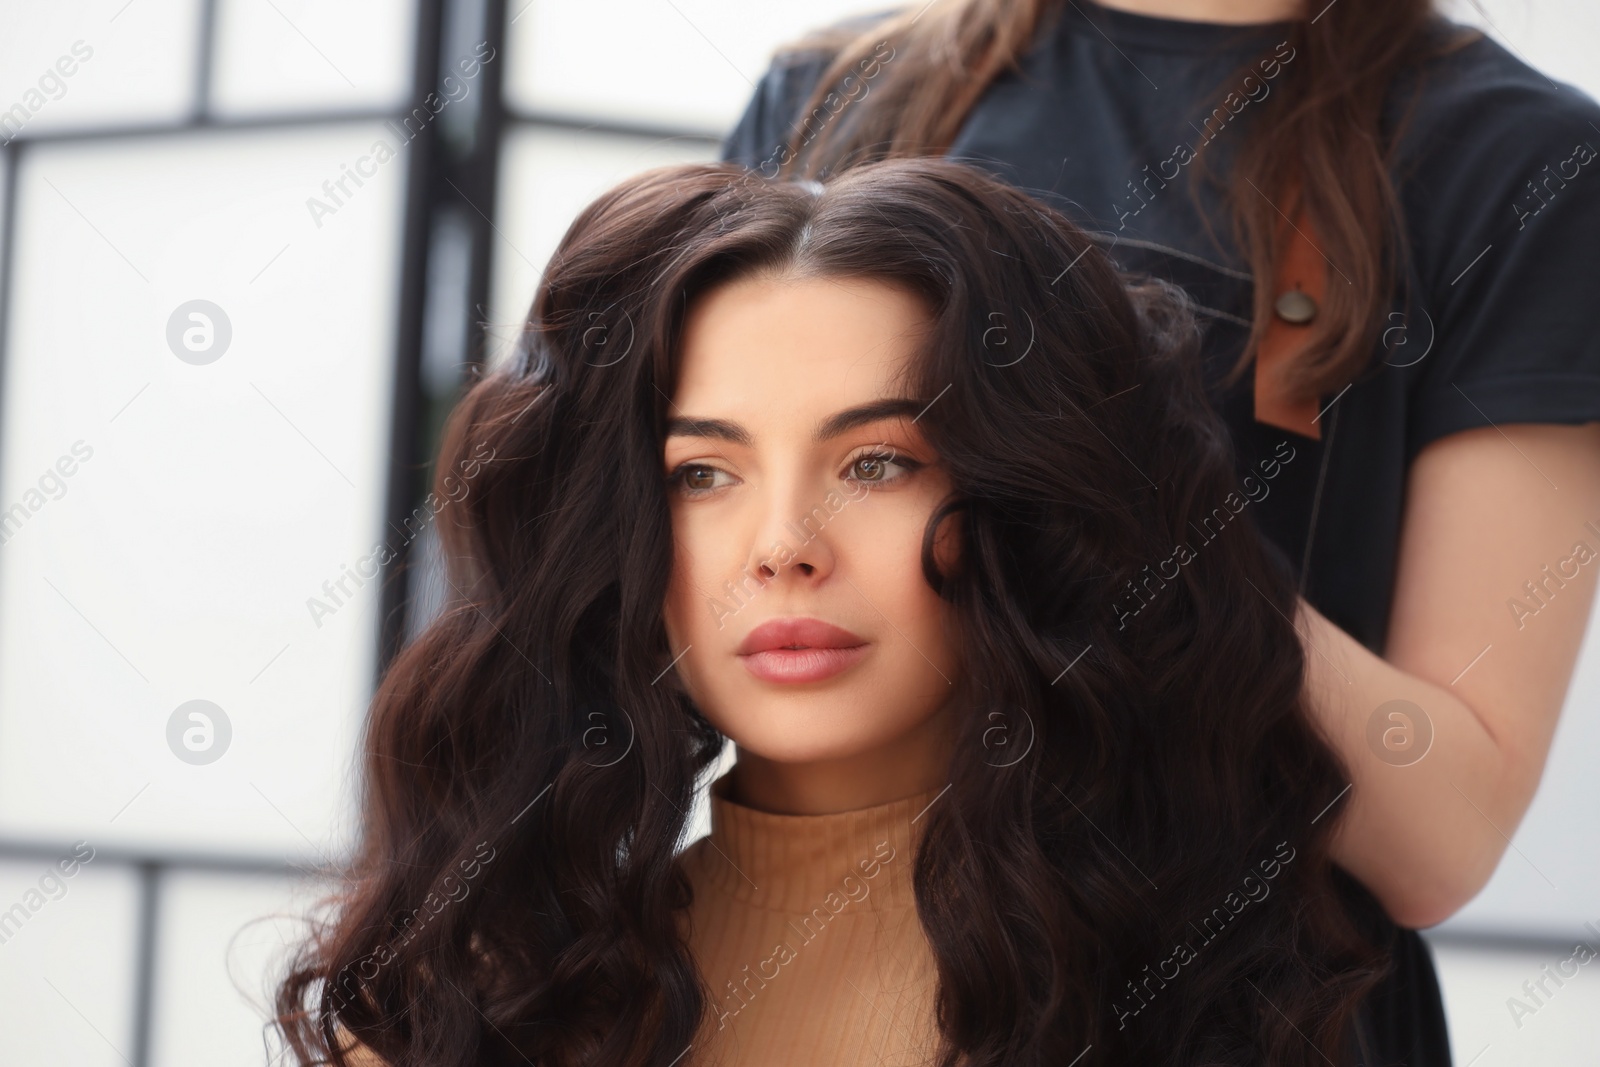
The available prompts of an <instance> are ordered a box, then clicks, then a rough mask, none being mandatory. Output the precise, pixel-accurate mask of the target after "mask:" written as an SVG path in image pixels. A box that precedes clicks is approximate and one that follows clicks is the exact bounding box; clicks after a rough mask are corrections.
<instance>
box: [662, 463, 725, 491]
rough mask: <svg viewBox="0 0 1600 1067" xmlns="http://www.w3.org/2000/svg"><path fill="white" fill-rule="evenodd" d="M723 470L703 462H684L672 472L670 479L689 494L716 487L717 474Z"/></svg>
mask: <svg viewBox="0 0 1600 1067" xmlns="http://www.w3.org/2000/svg"><path fill="white" fill-rule="evenodd" d="M722 473H723V472H722V471H720V470H718V469H717V468H715V467H710V466H707V465H706V464H704V463H685V464H684V465H683V466H681V467H679V468H678V469H677V470H675V471H673V472H672V477H671V481H672V483H673V484H674V485H676V486H678V487H679V488H681V489H682V491H683V492H685V493H686V494H688V495H690V496H694V495H696V494H699V493H707V492H710V491H711V490H712V489H716V488H718V483H717V480H716V479H717V475H719V474H722Z"/></svg>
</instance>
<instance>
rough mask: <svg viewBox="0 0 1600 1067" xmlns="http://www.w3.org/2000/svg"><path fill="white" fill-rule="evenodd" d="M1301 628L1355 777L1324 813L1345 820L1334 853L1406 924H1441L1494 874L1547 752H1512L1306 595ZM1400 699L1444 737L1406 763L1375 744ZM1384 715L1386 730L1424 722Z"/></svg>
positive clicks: (1329, 734) (1320, 700) (1315, 701)
mask: <svg viewBox="0 0 1600 1067" xmlns="http://www.w3.org/2000/svg"><path fill="white" fill-rule="evenodd" d="M1297 628H1298V629H1299V630H1300V634H1301V640H1302V643H1303V644H1304V645H1305V647H1306V677H1307V691H1308V694H1309V696H1310V698H1311V706H1312V710H1313V714H1314V716H1315V718H1316V720H1317V723H1318V725H1319V727H1320V728H1321V729H1322V732H1323V734H1324V736H1325V737H1326V738H1327V739H1328V740H1329V742H1330V743H1332V744H1333V746H1334V747H1335V748H1336V749H1337V750H1338V752H1339V753H1340V754H1341V756H1342V757H1343V758H1344V762H1345V765H1346V768H1347V769H1348V770H1349V772H1350V777H1351V783H1350V785H1351V788H1350V790H1349V792H1348V793H1346V794H1345V795H1344V796H1343V797H1342V798H1340V799H1339V800H1338V802H1337V803H1335V804H1333V807H1332V808H1331V809H1330V810H1329V811H1328V813H1327V814H1326V815H1325V816H1323V817H1324V818H1330V819H1337V820H1338V823H1337V826H1338V831H1337V836H1336V838H1335V841H1334V850H1333V858H1334V860H1335V862H1337V863H1338V864H1339V865H1340V866H1341V867H1343V868H1344V869H1345V870H1347V871H1349V872H1350V873H1351V874H1352V875H1354V876H1355V877H1356V878H1357V879H1359V880H1360V881H1361V882H1362V883H1363V884H1364V885H1366V886H1367V888H1368V889H1370V890H1371V891H1372V893H1373V895H1374V896H1376V897H1377V898H1378V900H1379V901H1380V902H1381V903H1382V904H1383V905H1384V908H1385V909H1386V910H1387V911H1388V913H1389V915H1390V916H1391V917H1392V918H1393V919H1394V920H1395V921H1396V922H1398V923H1400V924H1402V925H1405V926H1413V927H1423V926H1431V925H1433V924H1435V923H1437V922H1441V921H1443V920H1444V919H1445V918H1446V917H1448V916H1449V915H1450V914H1451V913H1452V912H1454V911H1455V910H1457V909H1458V908H1460V907H1461V906H1462V905H1463V904H1465V903H1466V902H1467V901H1468V900H1470V899H1471V898H1472V897H1473V896H1474V895H1475V894H1476V893H1477V892H1478V890H1479V889H1481V888H1482V887H1483V885H1484V883H1485V882H1486V881H1487V880H1488V878H1489V876H1490V874H1492V873H1493V871H1494V868H1495V865H1496V864H1497V863H1498V862H1499V860H1500V857H1501V855H1502V853H1503V852H1504V851H1505V848H1506V845H1507V843H1508V842H1507V838H1508V837H1509V836H1510V835H1511V834H1512V833H1513V832H1515V829H1516V826H1517V823H1518V822H1519V821H1520V820H1521V818H1522V815H1523V813H1524V812H1525V811H1526V810H1527V806H1528V804H1529V802H1530V801H1531V800H1532V797H1533V792H1534V789H1535V788H1536V787H1537V785H1538V779H1539V774H1540V772H1541V771H1542V769H1543V752H1544V749H1543V747H1542V746H1539V747H1538V754H1537V757H1536V758H1534V757H1533V756H1531V755H1530V754H1529V753H1528V752H1527V750H1526V749H1524V750H1522V751H1520V752H1519V751H1515V750H1507V749H1506V748H1503V747H1502V746H1501V744H1500V743H1499V742H1497V741H1496V739H1495V738H1494V736H1493V735H1492V734H1491V733H1490V732H1489V730H1488V729H1487V728H1486V727H1485V725H1484V723H1483V722H1482V721H1481V720H1480V719H1479V718H1478V716H1477V715H1476V714H1475V713H1474V712H1473V710H1472V709H1471V708H1470V707H1469V706H1468V705H1467V704H1465V703H1464V702H1463V701H1461V700H1460V699H1459V698H1458V697H1456V696H1455V695H1454V694H1453V693H1452V692H1450V691H1449V690H1448V689H1445V688H1443V687H1441V686H1439V685H1437V684H1435V683H1433V682H1430V681H1426V680H1424V679H1422V678H1418V677H1416V676H1414V675H1411V674H1408V673H1406V672H1405V671H1402V670H1400V669H1399V668H1397V667H1395V666H1394V665H1393V664H1391V663H1389V662H1388V661H1386V660H1384V659H1383V658H1381V657H1380V656H1377V655H1375V654H1374V653H1373V652H1371V651H1370V650H1368V649H1367V648H1366V647H1365V646H1364V645H1362V644H1361V643H1360V642H1359V641H1357V640H1356V639H1355V638H1353V637H1351V636H1350V635H1349V634H1347V633H1345V632H1344V630H1342V629H1341V628H1339V627H1338V626H1337V625H1335V624H1334V623H1332V622H1330V621H1329V620H1328V619H1327V618H1326V617H1324V616H1323V615H1322V614H1321V613H1320V612H1318V611H1317V610H1316V609H1315V608H1313V607H1311V605H1310V604H1308V603H1306V602H1305V600H1304V599H1302V600H1301V601H1300V618H1299V619H1298V620H1297ZM1394 700H1405V701H1409V702H1410V703H1411V704H1414V705H1416V706H1417V707H1418V708H1420V709H1422V711H1423V712H1424V713H1425V715H1426V717H1427V720H1428V721H1429V723H1431V727H1432V734H1433V739H1432V743H1431V745H1430V746H1429V747H1428V748H1427V750H1426V754H1425V755H1424V756H1423V757H1422V758H1420V759H1416V760H1415V762H1409V763H1408V762H1406V761H1407V760H1409V759H1412V758H1414V757H1415V752H1414V751H1413V752H1412V753H1411V754H1410V755H1404V754H1401V753H1399V752H1397V751H1395V748H1394V747H1391V748H1388V749H1385V748H1384V747H1383V744H1382V742H1381V741H1379V742H1377V745H1376V747H1375V746H1374V743H1373V742H1372V741H1371V739H1370V735H1369V720H1370V719H1371V718H1372V716H1373V713H1374V711H1375V710H1376V709H1378V708H1379V707H1380V706H1382V705H1384V704H1387V703H1388V702H1390V701H1394ZM1391 710H1397V711H1400V712H1402V713H1405V712H1406V711H1407V709H1406V708H1404V707H1403V706H1395V707H1394V708H1391ZM1382 718H1383V723H1382V725H1383V726H1384V728H1386V729H1393V730H1397V731H1398V730H1404V729H1406V728H1408V727H1409V728H1413V729H1420V728H1422V726H1421V724H1419V723H1407V722H1406V721H1405V720H1403V719H1393V718H1390V717H1389V715H1388V714H1387V713H1385V714H1384V715H1383V716H1382ZM1410 718H1415V716H1410ZM1391 740H1393V741H1403V740H1404V737H1403V735H1401V734H1398V733H1397V734H1394V735H1391ZM1380 750H1381V751H1382V752H1383V753H1384V754H1380ZM1385 755H1386V756H1387V758H1385ZM1530 764H1531V765H1530ZM1329 799H1330V801H1331V800H1332V798H1329Z"/></svg>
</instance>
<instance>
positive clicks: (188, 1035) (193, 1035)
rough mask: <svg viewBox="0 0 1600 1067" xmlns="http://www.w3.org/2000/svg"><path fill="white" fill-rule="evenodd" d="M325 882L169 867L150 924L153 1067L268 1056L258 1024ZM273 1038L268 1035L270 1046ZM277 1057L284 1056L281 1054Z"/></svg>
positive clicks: (255, 1060)
mask: <svg viewBox="0 0 1600 1067" xmlns="http://www.w3.org/2000/svg"><path fill="white" fill-rule="evenodd" d="M330 886H331V883H314V882H309V881H300V880H290V879H288V878H271V877H246V876H238V875H224V874H182V873H173V874H168V875H167V876H166V877H165V878H164V879H163V882H162V889H161V906H160V909H159V918H158V919H157V921H156V929H157V930H158V931H159V947H158V949H157V953H156V982H155V998H154V1000H155V1008H154V1011H155V1019H154V1028H153V1034H152V1045H153V1047H152V1056H151V1061H152V1062H153V1063H155V1064H157V1065H158V1067H214V1065H216V1064H222V1063H236V1064H260V1063H265V1062H266V1056H265V1054H264V1049H265V1048H266V1047H267V1046H265V1045H264V1044H263V1040H262V1037H263V1030H262V1027H263V1026H264V1025H265V1024H266V1023H267V1020H268V1018H269V1017H270V1015H271V1014H272V1007H271V1003H272V997H273V995H274V994H275V992H276V990H275V989H274V984H275V983H276V982H277V980H278V979H279V977H280V976H281V974H282V965H283V964H284V963H285V961H286V953H287V952H288V951H289V949H290V947H291V946H293V945H297V944H298V942H299V941H300V939H301V938H302V937H303V936H304V935H305V933H306V932H307V927H306V924H305V922H304V921H303V918H302V917H303V916H304V915H305V914H306V911H307V908H308V907H309V905H310V904H311V903H312V902H313V900H314V897H315V896H317V895H320V894H321V893H324V892H326V891H327V890H328V889H329V888H330ZM270 1047H271V1048H272V1049H274V1050H276V1049H278V1048H279V1047H280V1045H279V1044H278V1043H277V1042H276V1041H275V1040H274V1041H273V1044H272V1045H271V1046H270ZM279 1062H280V1063H281V1062H282V1061H279Z"/></svg>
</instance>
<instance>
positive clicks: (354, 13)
mask: <svg viewBox="0 0 1600 1067" xmlns="http://www.w3.org/2000/svg"><path fill="white" fill-rule="evenodd" d="M415 9H416V3H415V0H337V2H333V0H272V2H271V3H266V2H265V0H218V3H217V60H216V67H215V70H216V73H215V75H214V79H215V80H214V85H213V95H212V108H213V110H214V111H215V112H216V113H217V114H219V115H223V116H228V115H251V114H259V113H262V112H269V113H270V112H281V111H337V110H349V109H353V108H388V107H397V106H399V104H400V103H401V101H403V100H404V99H405V96H406V92H407V90H408V89H409V88H410V85H411V68H412V58H411V54H412V41H413V37H414V30H413V27H414V26H415V24H416V10H415Z"/></svg>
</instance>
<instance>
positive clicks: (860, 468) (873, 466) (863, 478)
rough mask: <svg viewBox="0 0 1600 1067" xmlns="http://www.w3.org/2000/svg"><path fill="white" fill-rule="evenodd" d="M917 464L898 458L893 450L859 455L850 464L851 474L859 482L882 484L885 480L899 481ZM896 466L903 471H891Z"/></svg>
mask: <svg viewBox="0 0 1600 1067" xmlns="http://www.w3.org/2000/svg"><path fill="white" fill-rule="evenodd" d="M917 466H918V465H917V464H915V463H913V462H912V461H910V460H908V459H897V458H896V457H895V455H894V453H892V452H869V453H867V454H866V455H864V456H857V457H856V459H855V461H854V462H853V463H851V464H850V472H851V474H850V476H851V477H852V478H854V479H855V480H856V481H858V482H865V483H868V484H874V483H875V484H878V485H882V484H884V483H885V482H894V481H899V480H900V479H901V478H903V477H905V476H906V475H907V474H909V473H911V472H912V471H913V470H915V469H916V468H917ZM895 467H898V468H899V469H900V471H901V472H902V473H900V474H892V473H890V469H891V468H895Z"/></svg>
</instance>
